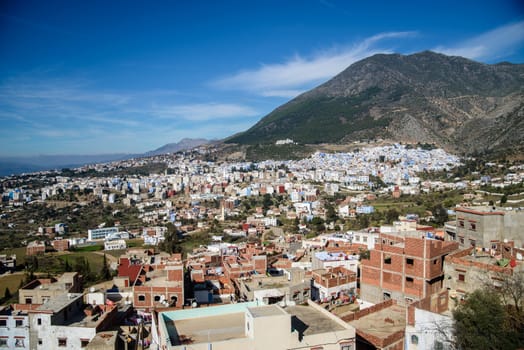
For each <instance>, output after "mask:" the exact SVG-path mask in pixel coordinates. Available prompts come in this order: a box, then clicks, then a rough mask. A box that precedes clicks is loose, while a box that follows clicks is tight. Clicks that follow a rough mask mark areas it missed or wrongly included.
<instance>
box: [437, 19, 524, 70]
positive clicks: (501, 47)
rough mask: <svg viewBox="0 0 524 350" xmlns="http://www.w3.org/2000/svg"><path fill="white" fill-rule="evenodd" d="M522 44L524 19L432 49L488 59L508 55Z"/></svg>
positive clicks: (471, 57)
mask: <svg viewBox="0 0 524 350" xmlns="http://www.w3.org/2000/svg"><path fill="white" fill-rule="evenodd" d="M522 44H524V21H520V22H516V23H511V24H507V25H504V26H501V27H498V28H495V29H493V30H490V31H488V32H485V33H483V34H480V35H478V36H476V37H473V38H470V39H468V40H466V41H464V42H462V43H458V44H456V45H453V46H450V47H446V46H438V47H436V48H435V49H434V51H437V52H440V53H443V54H446V55H452V56H463V57H467V58H470V59H475V60H488V61H490V60H496V59H501V58H504V57H506V56H509V55H510V54H512V53H513V51H514V50H515V49H516V48H517V47H519V45H522Z"/></svg>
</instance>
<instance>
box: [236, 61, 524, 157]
mask: <svg viewBox="0 0 524 350" xmlns="http://www.w3.org/2000/svg"><path fill="white" fill-rule="evenodd" d="M523 114H524V65H522V64H518V65H517V64H509V63H501V64H494V65H489V64H483V63H478V62H474V61H471V60H468V59H465V58H462V57H454V56H445V55H442V54H437V53H434V52H430V51H425V52H421V53H417V54H413V55H407V56H405V55H399V54H391V55H386V54H379V55H375V56H371V57H368V58H366V59H364V60H361V61H359V62H356V63H354V64H352V65H351V66H349V67H348V68H347V69H346V70H344V71H343V72H342V73H340V74H339V75H337V76H335V77H334V78H332V79H331V80H329V81H328V82H326V83H324V84H322V85H320V86H318V87H317V88H314V89H312V90H310V91H308V92H306V93H304V94H302V95H300V96H298V97H296V98H295V99H293V100H291V101H289V102H288V103H286V104H284V105H282V106H280V107H278V108H277V109H275V110H274V111H273V112H271V113H270V114H269V115H267V116H266V117H264V118H263V119H261V120H260V121H259V122H258V123H257V124H256V125H254V126H253V127H252V128H250V129H249V130H247V131H246V132H244V133H240V134H237V135H235V136H233V137H231V138H229V139H228V140H226V142H229V143H240V144H257V143H273V142H274V141H276V140H279V139H285V138H291V139H293V140H295V141H297V142H300V143H306V144H308V143H347V142H352V141H356V140H362V139H376V138H383V139H388V140H392V141H398V142H414V143H417V142H420V143H432V144H436V145H438V146H441V147H444V148H446V149H448V150H452V151H456V152H461V153H473V152H484V151H502V152H503V151H505V150H508V149H512V150H516V149H520V148H523V149H524V118H523V117H524V115H523Z"/></svg>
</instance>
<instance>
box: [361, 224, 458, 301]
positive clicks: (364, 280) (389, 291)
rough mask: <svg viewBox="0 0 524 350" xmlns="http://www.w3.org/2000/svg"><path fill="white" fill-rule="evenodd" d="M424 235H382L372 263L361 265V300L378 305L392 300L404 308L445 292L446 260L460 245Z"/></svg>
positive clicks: (370, 259) (371, 255)
mask: <svg viewBox="0 0 524 350" xmlns="http://www.w3.org/2000/svg"><path fill="white" fill-rule="evenodd" d="M421 234H423V233H421V232H418V231H415V232H405V233H403V236H400V235H390V234H381V235H380V243H379V244H377V245H375V249H374V250H372V251H370V257H369V259H362V261H361V283H360V292H361V297H362V299H364V300H366V301H370V302H373V303H378V302H380V301H382V300H387V299H390V298H391V299H394V300H396V301H397V302H398V303H399V304H400V305H404V304H406V303H410V302H412V301H415V300H420V299H422V298H425V297H426V296H428V295H431V294H433V293H437V292H439V291H440V290H441V289H442V288H443V286H444V285H443V280H444V257H445V256H446V255H447V254H449V253H451V252H452V251H454V250H456V249H457V248H458V243H457V242H445V241H441V240H437V239H431V238H426V237H423V238H420V236H421Z"/></svg>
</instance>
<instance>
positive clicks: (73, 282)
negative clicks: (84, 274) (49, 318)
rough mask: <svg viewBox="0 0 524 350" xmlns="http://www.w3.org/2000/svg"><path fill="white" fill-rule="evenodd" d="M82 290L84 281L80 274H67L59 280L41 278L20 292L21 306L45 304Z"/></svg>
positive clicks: (19, 300)
mask: <svg viewBox="0 0 524 350" xmlns="http://www.w3.org/2000/svg"><path fill="white" fill-rule="evenodd" d="M81 290H82V280H81V277H80V274H79V273H78V272H66V273H64V274H63V275H62V276H61V277H59V278H58V279H55V278H48V279H46V278H39V279H36V280H33V281H31V282H29V283H28V284H26V285H25V286H23V287H22V288H20V289H19V290H18V302H19V303H20V304H43V303H45V302H46V301H48V300H50V299H51V298H53V297H56V296H58V295H61V294H64V293H78V292H80V291H81Z"/></svg>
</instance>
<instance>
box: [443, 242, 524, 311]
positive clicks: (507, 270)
mask: <svg viewBox="0 0 524 350" xmlns="http://www.w3.org/2000/svg"><path fill="white" fill-rule="evenodd" d="M501 248H502V249H500V250H482V249H479V248H472V247H470V248H466V249H462V250H460V251H458V252H454V253H452V254H449V255H448V256H446V258H445V261H444V273H445V275H446V278H445V280H444V286H445V287H446V288H447V289H448V290H449V292H450V295H451V298H452V299H454V300H456V301H457V302H459V301H460V300H461V299H462V298H463V297H464V296H465V295H466V294H468V293H471V292H473V291H475V290H476V289H479V288H482V287H483V286H493V287H496V288H500V287H502V284H503V282H504V280H505V279H506V278H508V277H511V276H512V275H513V274H515V273H524V261H523V256H524V250H522V249H517V248H513V247H512V246H511V245H507V247H504V244H503V246H501ZM505 248H508V249H507V250H506V249H505ZM503 253H504V254H503Z"/></svg>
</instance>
